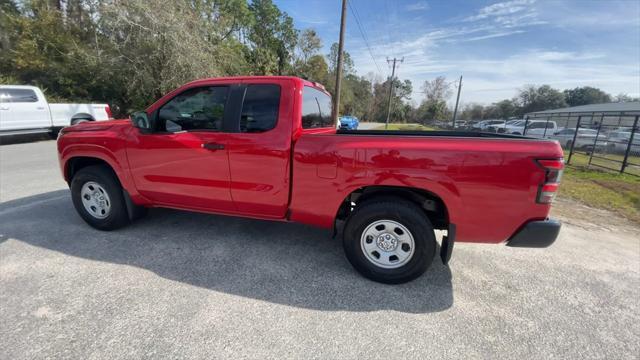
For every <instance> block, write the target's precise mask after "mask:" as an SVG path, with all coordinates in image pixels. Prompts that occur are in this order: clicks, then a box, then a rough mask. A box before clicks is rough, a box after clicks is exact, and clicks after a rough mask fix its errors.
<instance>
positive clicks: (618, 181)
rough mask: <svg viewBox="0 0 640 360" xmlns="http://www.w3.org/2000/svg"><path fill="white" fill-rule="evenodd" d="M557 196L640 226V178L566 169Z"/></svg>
mask: <svg viewBox="0 0 640 360" xmlns="http://www.w3.org/2000/svg"><path fill="white" fill-rule="evenodd" d="M572 164H573V160H572ZM558 195H559V196H561V197H566V198H570V199H574V200H577V201H579V202H581V203H583V204H586V205H588V206H591V207H596V208H601V209H607V210H611V211H614V212H616V213H618V214H621V215H623V216H625V217H626V218H628V219H630V220H632V221H635V222H638V223H640V177H637V176H633V175H628V174H617V173H612V172H604V171H598V170H593V169H586V168H584V167H581V166H574V165H569V166H567V167H566V168H565V172H564V175H563V178H562V183H561V185H560V192H559V194H558Z"/></svg>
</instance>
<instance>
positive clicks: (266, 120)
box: [240, 84, 280, 132]
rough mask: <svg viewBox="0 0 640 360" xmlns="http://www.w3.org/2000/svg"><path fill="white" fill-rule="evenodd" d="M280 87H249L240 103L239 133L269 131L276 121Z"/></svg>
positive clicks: (268, 85)
mask: <svg viewBox="0 0 640 360" xmlns="http://www.w3.org/2000/svg"><path fill="white" fill-rule="evenodd" d="M279 106H280V86H278V85H273V84H259V85H249V86H248V87H247V91H246V92H245V95H244V101H243V102H242V114H241V115H240V131H241V132H263V131H267V130H271V129H273V128H274V127H275V126H276V122H277V121H278V107H279Z"/></svg>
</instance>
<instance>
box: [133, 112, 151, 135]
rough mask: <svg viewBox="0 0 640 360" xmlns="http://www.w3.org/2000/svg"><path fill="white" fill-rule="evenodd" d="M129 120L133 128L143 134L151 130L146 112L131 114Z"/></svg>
mask: <svg viewBox="0 0 640 360" xmlns="http://www.w3.org/2000/svg"><path fill="white" fill-rule="evenodd" d="M129 118H130V119H131V123H132V124H133V126H134V127H137V128H138V129H140V130H141V131H143V132H149V131H151V129H152V127H151V121H149V116H148V115H147V113H146V112H144V111H136V112H134V113H133V114H131V116H129Z"/></svg>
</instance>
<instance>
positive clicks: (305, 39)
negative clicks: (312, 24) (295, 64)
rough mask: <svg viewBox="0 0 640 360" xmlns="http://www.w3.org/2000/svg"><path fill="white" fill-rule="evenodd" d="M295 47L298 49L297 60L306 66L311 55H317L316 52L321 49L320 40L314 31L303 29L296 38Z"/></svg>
mask: <svg viewBox="0 0 640 360" xmlns="http://www.w3.org/2000/svg"><path fill="white" fill-rule="evenodd" d="M296 47H297V49H298V59H297V60H299V61H300V62H302V63H303V64H306V63H307V62H308V61H309V59H310V58H311V57H312V56H313V55H316V54H318V51H320V49H322V40H320V37H319V36H318V34H317V33H316V31H315V30H313V29H305V30H303V31H302V33H301V34H300V36H299V37H298V43H297V45H296Z"/></svg>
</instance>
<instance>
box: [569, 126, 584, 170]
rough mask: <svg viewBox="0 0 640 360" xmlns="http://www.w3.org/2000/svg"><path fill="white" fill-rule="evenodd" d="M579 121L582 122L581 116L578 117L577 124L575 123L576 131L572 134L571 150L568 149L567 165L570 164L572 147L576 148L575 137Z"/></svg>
mask: <svg viewBox="0 0 640 360" xmlns="http://www.w3.org/2000/svg"><path fill="white" fill-rule="evenodd" d="M580 120H582V116H578V123H576V131H575V132H574V133H573V140H572V141H571V149H569V160H567V164H571V157H572V156H573V147H574V146H576V137H577V136H578V129H579V128H580Z"/></svg>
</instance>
